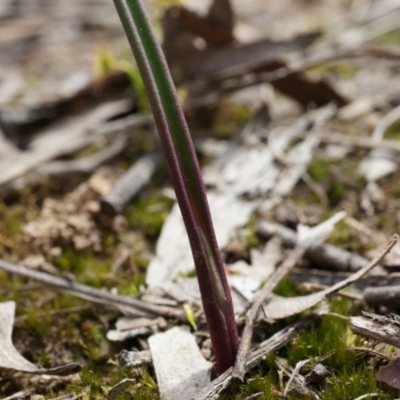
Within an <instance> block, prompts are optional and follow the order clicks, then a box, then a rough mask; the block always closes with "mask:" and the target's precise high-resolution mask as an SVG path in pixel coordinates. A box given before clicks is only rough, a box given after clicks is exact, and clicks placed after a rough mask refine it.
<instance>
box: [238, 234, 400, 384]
mask: <svg viewBox="0 0 400 400" xmlns="http://www.w3.org/2000/svg"><path fill="white" fill-rule="evenodd" d="M397 241H398V237H397V235H394V236H393V238H392V239H391V240H390V241H389V242H388V243H387V245H386V246H385V248H384V249H383V250H382V251H381V252H380V253H379V254H378V255H377V256H376V257H375V258H374V259H373V260H372V261H371V262H370V263H368V265H367V266H365V267H364V268H363V269H361V270H359V271H357V272H355V273H354V274H352V275H351V276H350V277H348V278H347V279H345V280H343V281H341V282H338V283H336V284H335V285H333V286H332V287H330V288H329V289H326V290H325V291H322V292H319V293H317V294H314V295H312V296H311V298H312V297H320V299H319V300H318V301H321V300H322V299H323V298H325V297H327V296H329V295H331V294H332V293H335V292H337V291H339V290H341V289H343V288H344V287H346V286H348V285H350V284H352V283H354V282H356V281H357V280H358V279H360V278H361V277H362V276H364V275H365V274H366V273H368V272H369V271H370V270H371V269H372V268H374V267H375V266H376V265H377V264H378V263H379V262H380V261H381V260H382V258H383V257H384V256H385V255H386V254H388V253H389V252H390V250H391V249H392V248H393V246H394V245H395V244H396V243H397ZM301 243H302V242H300V243H299V245H297V246H296V248H295V249H294V250H293V251H292V252H291V254H290V255H289V257H288V258H287V259H286V260H285V262H284V263H283V265H282V267H281V268H279V269H278V270H277V273H276V274H275V276H274V277H273V278H274V279H272V280H270V281H268V282H267V283H266V284H265V285H264V287H263V289H262V290H261V291H260V292H259V294H258V295H257V296H256V298H255V300H254V301H253V304H252V306H251V308H250V309H249V310H248V311H247V313H246V319H245V321H246V327H245V329H244V332H243V337H242V342H241V344H240V348H239V353H238V356H237V359H236V364H235V367H234V371H233V373H232V375H233V376H234V377H237V378H239V379H241V380H242V379H243V377H244V373H245V369H244V365H245V363H246V359H247V355H248V353H249V351H250V345H251V338H252V334H253V326H254V321H255V319H256V316H257V312H258V309H259V308H260V307H261V305H262V304H263V302H264V300H265V298H266V297H267V296H268V295H269V294H270V293H271V291H272V289H273V288H274V287H275V286H276V283H277V282H279V280H280V279H282V277H283V276H284V274H286V273H287V272H288V271H289V270H290V269H291V268H292V267H293V265H294V264H295V263H296V262H297V260H298V259H299V258H300V257H302V255H303V254H304V253H305V251H306V245H304V242H303V244H301ZM297 301H298V302H300V300H297ZM313 303H314V304H315V302H312V303H310V304H307V302H306V305H305V307H304V309H306V308H307V307H309V306H310V305H311V304H313ZM268 307H269V308H270V311H269V315H271V312H272V311H274V310H276V309H277V307H279V305H278V304H273V301H270V303H269V304H268ZM282 307H283V305H282ZM302 310H303V307H302Z"/></svg>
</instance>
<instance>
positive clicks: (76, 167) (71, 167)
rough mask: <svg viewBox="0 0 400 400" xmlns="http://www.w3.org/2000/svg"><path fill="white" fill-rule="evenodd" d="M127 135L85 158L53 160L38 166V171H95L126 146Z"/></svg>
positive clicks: (63, 173) (68, 172) (61, 173)
mask: <svg viewBox="0 0 400 400" xmlns="http://www.w3.org/2000/svg"><path fill="white" fill-rule="evenodd" d="M126 142H127V137H126V136H121V137H118V138H117V139H116V140H114V141H113V142H112V143H111V144H109V145H107V146H106V148H104V149H103V150H101V151H99V152H97V153H96V154H93V155H91V156H88V157H85V158H78V159H76V160H68V161H52V162H49V163H47V164H44V165H42V166H41V167H39V168H38V170H37V173H40V174H45V175H46V174H47V175H66V174H70V173H74V172H85V173H89V172H93V171H94V170H95V169H96V168H97V167H99V166H100V165H102V164H104V163H106V162H107V161H109V160H111V159H112V158H114V157H115V156H117V155H118V154H119V153H121V152H122V151H123V150H124V149H125V148H126Z"/></svg>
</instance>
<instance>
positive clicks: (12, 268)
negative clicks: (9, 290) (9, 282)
mask: <svg viewBox="0 0 400 400" xmlns="http://www.w3.org/2000/svg"><path fill="white" fill-rule="evenodd" d="M0 269H2V270H3V271H6V272H9V273H11V274H15V275H19V276H23V277H25V278H28V279H33V280H35V281H38V282H41V283H43V284H44V285H46V286H49V287H50V288H52V289H54V290H59V291H62V292H67V293H70V294H72V295H74V296H77V297H81V298H83V299H86V300H89V301H92V302H94V303H100V304H105V305H107V306H111V307H114V308H118V309H120V308H123V309H124V310H127V311H130V312H132V313H138V312H139V314H143V312H144V313H146V314H151V315H161V316H163V317H167V318H177V319H179V320H181V321H186V317H185V315H184V313H183V311H180V310H176V309H174V308H172V307H165V306H158V305H154V304H149V303H145V302H144V301H140V300H137V299H134V298H131V297H126V296H118V295H116V294H112V293H108V292H106V291H104V290H98V289H95V288H93V287H91V286H87V285H83V284H80V283H73V282H71V281H68V280H66V279H62V278H58V277H56V276H53V275H50V274H46V273H45V272H39V271H35V270H32V269H30V268H26V267H24V266H22V265H16V264H11V263H8V262H6V261H4V260H0Z"/></svg>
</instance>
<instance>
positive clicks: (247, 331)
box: [232, 245, 306, 380]
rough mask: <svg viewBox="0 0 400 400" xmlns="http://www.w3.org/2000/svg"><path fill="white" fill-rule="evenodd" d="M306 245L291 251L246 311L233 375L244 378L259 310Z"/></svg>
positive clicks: (294, 263)
mask: <svg viewBox="0 0 400 400" xmlns="http://www.w3.org/2000/svg"><path fill="white" fill-rule="evenodd" d="M305 250H306V249H305V247H304V246H302V245H298V246H296V247H295V249H294V250H293V251H291V252H290V254H289V256H288V257H287V258H286V259H285V261H284V262H283V263H282V265H281V266H280V267H279V268H278V269H277V270H276V272H275V273H274V274H273V275H272V277H271V279H269V280H268V281H267V282H266V283H265V284H264V286H263V288H262V289H261V290H260V291H259V292H258V293H257V295H256V296H255V298H254V299H253V301H252V304H251V307H250V308H249V309H248V311H247V312H246V317H245V324H246V326H245V328H244V331H243V336H242V341H241V343H240V347H239V352H238V355H237V357H236V363H235V366H234V369H233V372H232V376H233V377H235V378H238V379H240V380H243V378H244V374H245V369H246V363H247V359H248V357H249V353H250V346H251V339H252V337H253V328H254V322H255V320H256V317H257V314H258V310H259V309H260V307H261V306H262V304H263V302H264V300H265V299H266V298H267V297H268V296H269V295H270V294H271V292H272V290H274V289H275V287H276V285H277V284H278V283H279V282H280V281H281V279H282V278H284V277H285V276H286V275H287V274H288V272H289V271H290V270H291V269H292V268H293V267H294V266H295V265H296V263H297V261H298V260H299V259H300V258H301V257H302V256H303V255H304V253H305Z"/></svg>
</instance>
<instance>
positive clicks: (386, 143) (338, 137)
mask: <svg viewBox="0 0 400 400" xmlns="http://www.w3.org/2000/svg"><path fill="white" fill-rule="evenodd" d="M299 137H307V133H301V134H299ZM317 137H318V139H319V140H320V141H321V142H325V143H334V144H344V145H349V146H357V147H362V148H366V149H376V148H380V149H390V150H394V151H400V143H399V141H398V140H389V139H386V140H379V141H378V140H376V139H373V138H371V137H367V136H348V135H344V134H342V133H335V132H329V133H318V134H317Z"/></svg>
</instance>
